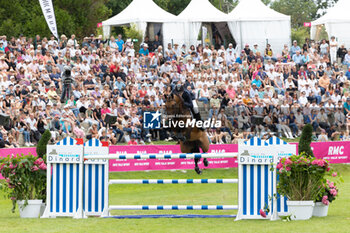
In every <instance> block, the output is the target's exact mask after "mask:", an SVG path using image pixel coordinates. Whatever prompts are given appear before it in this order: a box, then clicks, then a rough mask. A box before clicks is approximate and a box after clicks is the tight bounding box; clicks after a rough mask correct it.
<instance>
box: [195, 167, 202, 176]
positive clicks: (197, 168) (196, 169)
mask: <svg viewBox="0 0 350 233" xmlns="http://www.w3.org/2000/svg"><path fill="white" fill-rule="evenodd" d="M194 170H195V171H196V172H197V174H198V175H200V174H202V171H201V169H199V167H195V168H194Z"/></svg>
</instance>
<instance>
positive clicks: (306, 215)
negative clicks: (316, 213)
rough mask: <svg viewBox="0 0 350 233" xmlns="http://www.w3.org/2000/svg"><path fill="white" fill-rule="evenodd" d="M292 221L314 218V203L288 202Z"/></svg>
mask: <svg viewBox="0 0 350 233" xmlns="http://www.w3.org/2000/svg"><path fill="white" fill-rule="evenodd" d="M287 205H288V209H289V213H290V214H291V215H292V216H291V219H292V220H308V219H310V218H311V217H312V212H313V209H314V205H315V203H314V201H287Z"/></svg>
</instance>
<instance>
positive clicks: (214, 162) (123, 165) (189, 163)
mask: <svg viewBox="0 0 350 233" xmlns="http://www.w3.org/2000/svg"><path fill="white" fill-rule="evenodd" d="M225 152H238V145H233V144H223V145H210V149H209V151H208V153H225ZM109 153H110V154H148V153H155V154H158V153H161V154H165V153H181V151H180V146H179V145H163V146H162V145H149V146H142V145H140V146H110V147H109ZM208 161H209V162H210V164H209V166H208V168H227V167H237V160H236V159H235V158H222V159H208ZM199 167H201V168H204V165H203V163H202V161H201V162H200V163H199ZM193 168H194V160H193V159H128V160H125V159H121V160H110V161H109V171H142V170H172V169H193Z"/></svg>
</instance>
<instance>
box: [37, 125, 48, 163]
mask: <svg viewBox="0 0 350 233" xmlns="http://www.w3.org/2000/svg"><path fill="white" fill-rule="evenodd" d="M50 139H51V133H50V130H48V129H47V130H45V132H44V133H43V135H42V136H41V138H40V140H39V142H38V145H37V146H36V153H37V155H38V157H40V158H43V157H44V156H45V155H46V146H47V144H48V143H49V141H50Z"/></svg>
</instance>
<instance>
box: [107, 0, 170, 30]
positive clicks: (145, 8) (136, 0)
mask: <svg viewBox="0 0 350 233" xmlns="http://www.w3.org/2000/svg"><path fill="white" fill-rule="evenodd" d="M164 22H176V16H175V15H173V14H170V13H169V12H167V11H165V10H163V9H162V8H160V7H159V6H158V5H157V4H155V3H154V2H153V1H152V0H133V1H132V2H131V3H130V4H129V6H127V7H126V8H125V9H124V10H123V11H122V12H120V13H119V14H117V15H115V16H113V17H112V18H110V19H107V20H106V21H103V22H102V26H103V34H104V36H105V37H109V36H110V33H111V26H120V25H127V24H130V23H135V24H136V26H137V28H138V29H139V30H141V31H142V33H143V34H144V33H145V31H146V28H147V23H164Z"/></svg>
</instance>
